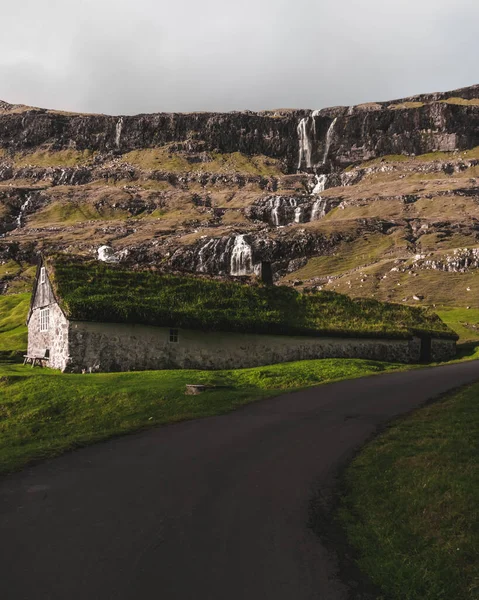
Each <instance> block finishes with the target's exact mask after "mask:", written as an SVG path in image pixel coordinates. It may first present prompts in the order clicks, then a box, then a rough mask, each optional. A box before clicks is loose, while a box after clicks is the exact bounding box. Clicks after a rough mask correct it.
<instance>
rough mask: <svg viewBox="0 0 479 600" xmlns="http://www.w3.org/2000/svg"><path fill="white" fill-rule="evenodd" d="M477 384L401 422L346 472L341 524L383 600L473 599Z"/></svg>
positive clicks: (478, 571)
mask: <svg viewBox="0 0 479 600" xmlns="http://www.w3.org/2000/svg"><path fill="white" fill-rule="evenodd" d="M478 439H479V384H476V385H473V386H470V387H469V388H467V389H463V390H461V391H459V392H456V393H455V394H453V395H451V396H449V397H447V398H445V399H443V400H441V401H440V402H437V403H435V404H431V405H429V406H427V407H426V408H423V409H421V410H419V411H417V412H416V413H414V414H413V415H412V416H410V417H407V418H405V419H402V420H400V421H399V422H397V423H396V424H394V425H393V426H392V427H391V428H390V429H389V430H388V431H387V432H386V433H384V434H383V435H381V436H380V437H379V438H377V439H376V440H374V441H373V442H371V443H370V444H369V445H368V446H366V448H365V449H364V450H363V451H362V452H361V454H360V455H359V456H358V457H357V458H356V459H355V460H354V461H353V463H352V464H351V465H350V467H349V468H348V470H347V473H346V476H345V496H344V498H343V501H342V507H341V509H340V513H339V516H340V519H341V521H342V523H343V525H344V526H345V528H346V530H347V533H348V537H349V540H350V542H351V543H352V544H353V546H355V547H356V549H357V550H358V553H359V558H358V562H359V566H360V567H361V569H362V570H363V571H364V572H365V573H367V574H368V575H369V577H370V578H371V580H372V581H373V582H374V583H376V584H377V585H378V586H379V587H380V588H381V590H382V591H383V593H384V596H382V598H384V599H386V598H387V599H388V600H440V599H442V598H451V599H452V598H454V600H477V598H478V597H479V559H478V557H479V529H478V523H479V509H478V506H479V466H478V462H477V440H478Z"/></svg>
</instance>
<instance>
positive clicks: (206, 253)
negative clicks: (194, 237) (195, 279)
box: [197, 238, 221, 273]
mask: <svg viewBox="0 0 479 600" xmlns="http://www.w3.org/2000/svg"><path fill="white" fill-rule="evenodd" d="M220 241H221V238H211V239H209V240H208V241H207V242H206V244H205V245H204V246H202V247H201V250H200V251H199V252H198V267H197V270H198V271H199V272H200V273H207V272H208V270H209V269H208V266H209V265H208V263H209V262H211V259H212V258H214V257H215V256H216V248H217V246H218V244H219V243H220Z"/></svg>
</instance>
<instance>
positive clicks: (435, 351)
mask: <svg viewBox="0 0 479 600" xmlns="http://www.w3.org/2000/svg"><path fill="white" fill-rule="evenodd" d="M455 356H456V340H441V339H438V338H433V339H432V340H431V361H433V362H441V361H443V360H451V358H454V357H455Z"/></svg>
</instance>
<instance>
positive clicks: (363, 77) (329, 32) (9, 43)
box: [0, 0, 479, 114]
mask: <svg viewBox="0 0 479 600" xmlns="http://www.w3.org/2000/svg"><path fill="white" fill-rule="evenodd" d="M1 1H2V3H6V0H1ZM478 22H479V4H478V3H476V2H473V1H472V0H457V1H456V2H455V3H454V4H452V3H451V2H450V0H401V2H398V1H397V0H362V1H354V0H343V1H342V2H338V1H331V0H327V1H326V0H315V1H313V0H296V2H292V1H290V0H288V1H286V0H244V1H243V2H242V3H241V4H240V3H226V2H225V1H224V0H222V1H220V0H204V1H203V2H194V1H193V0H177V1H175V2H171V1H168V2H166V1H165V0H160V1H159V2H158V1H154V0H135V1H133V0H115V1H113V0H76V1H75V2H74V1H72V0H62V1H58V0H42V2H38V0H36V1H33V0H19V1H18V2H17V3H9V4H8V6H5V7H2V30H3V31H2V37H1V39H0V98H2V99H4V100H7V101H9V102H19V103H24V104H31V105H37V106H38V105H39V106H46V107H50V108H58V109H65V110H78V111H91V112H107V113H126V114H132V113H138V112H153V111H163V110H164V111H192V110H219V111H227V110H241V109H251V110H258V109H264V108H280V107H295V108H301V107H304V108H321V107H324V106H331V105H337V104H356V103H360V102H366V101H371V100H387V99H392V98H397V97H401V96H406V95H411V94H414V93H422V92H432V91H441V90H447V89H453V88H456V87H461V86H465V85H471V84H473V83H478V82H479V68H478V67H477V56H478V54H479V52H478V51H479V38H478V37H477V35H476V31H475V30H476V26H477V23H478Z"/></svg>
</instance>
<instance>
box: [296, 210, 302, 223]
mask: <svg viewBox="0 0 479 600" xmlns="http://www.w3.org/2000/svg"><path fill="white" fill-rule="evenodd" d="M294 222H295V223H302V222H303V209H302V207H301V206H298V207H297V208H296V209H295V210H294Z"/></svg>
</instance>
